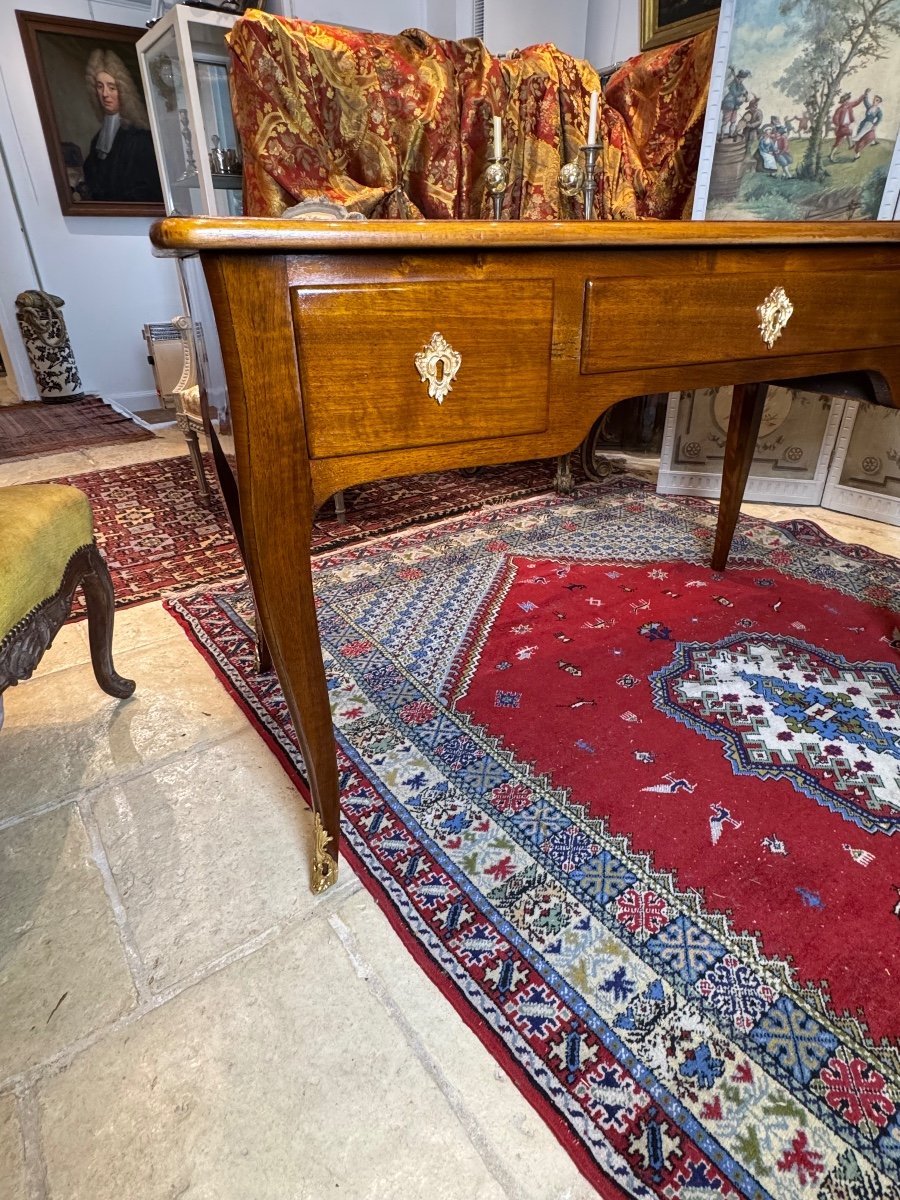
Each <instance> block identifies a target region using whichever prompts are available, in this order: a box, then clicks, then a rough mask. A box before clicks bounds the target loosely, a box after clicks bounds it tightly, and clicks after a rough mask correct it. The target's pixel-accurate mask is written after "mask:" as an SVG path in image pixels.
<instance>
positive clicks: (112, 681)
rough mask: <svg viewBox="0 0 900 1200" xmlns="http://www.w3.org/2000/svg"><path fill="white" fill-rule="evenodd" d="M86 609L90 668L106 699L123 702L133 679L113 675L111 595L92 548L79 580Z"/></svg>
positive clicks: (104, 570) (97, 554)
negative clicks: (115, 697)
mask: <svg viewBox="0 0 900 1200" xmlns="http://www.w3.org/2000/svg"><path fill="white" fill-rule="evenodd" d="M78 582H79V583H80V584H81V588H82V591H83V592H84V601H85V606H86V608H87V620H88V640H89V642H90V647H91V665H92V666H93V668H94V676H95V677H96V680H97V682H98V683H99V684H100V686H101V687H102V688H103V690H104V692H107V693H108V694H109V695H110V696H118V697H119V698H120V699H125V697H126V696H130V695H131V694H132V692H133V691H134V680H133V679H124V678H123V677H122V676H121V675H119V674H118V673H117V672H116V669H115V667H114V666H113V661H112V636H113V618H114V616H115V609H116V603H115V595H114V593H113V585H112V579H111V578H110V575H109V568H108V567H107V565H106V563H105V562H104V561H103V556H102V554H101V553H100V551H99V550H98V549H97V547H96V546H89V547H88V548H87V551H86V554H85V563H84V572H83V574H82V575H81V577H80V579H79V581H78Z"/></svg>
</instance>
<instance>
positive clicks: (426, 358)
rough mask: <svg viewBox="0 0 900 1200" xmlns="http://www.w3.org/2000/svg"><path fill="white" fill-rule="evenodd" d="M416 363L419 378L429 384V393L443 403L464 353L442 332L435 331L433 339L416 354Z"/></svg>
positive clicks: (433, 398)
mask: <svg viewBox="0 0 900 1200" xmlns="http://www.w3.org/2000/svg"><path fill="white" fill-rule="evenodd" d="M415 363H416V370H417V371H418V372H419V378H420V379H421V380H422V382H423V383H427V384H428V395H429V396H430V397H431V398H432V400H436V401H437V402H438V404H443V402H444V397H445V396H446V395H447V393H448V392H449V391H450V390H451V388H452V387H453V380H454V379H455V378H456V373H457V371H458V370H459V368H460V366H461V365H462V355H461V354H460V353H459V351H458V350H454V349H453V347H452V346H451V345H450V343H449V342H448V341H447V339H446V338H445V337H444V335H443V334H442V333H433V334H432V335H431V341H430V342H428V343H427V344H426V345H424V346H423V347H422V349H421V350H420V351H419V353H418V354H417V355H416V358H415Z"/></svg>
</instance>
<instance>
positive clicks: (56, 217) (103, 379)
mask: <svg viewBox="0 0 900 1200" xmlns="http://www.w3.org/2000/svg"><path fill="white" fill-rule="evenodd" d="M15 7H16V6H15V5H14V4H12V3H9V2H7V0H0V46H3V48H4V53H3V57H2V60H0V143H2V147H3V152H4V157H5V159H6V162H7V164H8V168H9V178H10V183H11V187H12V189H14V192H15V196H16V197H17V199H18V203H19V208H20V210H21V214H22V220H23V225H24V231H25V233H27V237H28V241H30V243H31V246H32V249H33V253H34V259H35V261H36V264H37V270H38V273H39V275H40V281H41V283H42V284H43V287H44V288H45V290H47V291H49V292H55V293H56V294H57V295H58V296H61V297H62V298H63V300H65V302H66V303H65V308H64V310H63V315H64V316H65V319H66V326H67V328H68V331H69V337H70V340H71V342H72V348H73V350H74V352H75V359H76V362H77V363H78V369H79V372H80V374H81V380H82V383H83V384H84V386H85V389H86V390H87V391H92V392H98V393H99V394H100V395H101V396H103V397H104V399H106V400H109V401H111V402H113V403H115V404H119V405H121V406H123V407H125V408H128V409H130V410H131V411H139V410H140V409H147V408H155V407H156V405H157V400H156V391H155V387H154V382H153V373H152V371H151V369H150V366H149V364H148V363H147V351H146V346H145V344H144V340H143V337H142V334H141V326H142V325H143V324H144V323H145V322H148V321H167V320H169V319H170V317H172V316H173V315H174V314H175V313H177V312H180V311H181V300H180V296H179V292H178V280H177V274H176V268H175V265H174V263H173V262H171V261H166V260H161V259H155V258H153V256H152V254H151V247H150V242H149V239H148V237H147V231H148V229H149V227H150V225H151V223H152V222H151V219H150V218H146V217H145V218H138V217H64V216H63V215H62V212H61V210H60V207H59V200H58V198H57V195H56V188H55V186H54V183H53V175H52V173H51V170H50V160H49V157H48V155H47V148H46V143H45V141H44V135H43V131H42V129H41V124H40V119H39V117H38V113H37V108H36V105H35V101H34V92H33V90H32V86H31V78H30V76H29V74H28V68H27V65H26V63H25V54H24V51H23V49H22V39H21V37H20V35H19V29H18V25H17V24H16V17H15ZM22 7H23V8H24V9H26V10H28V11H30V12H44V13H50V14H53V15H55V16H66V17H78V18H81V19H83V20H94V21H108V22H111V23H113V24H118V25H137V26H143V25H144V23H145V22H146V20H147V18H148V17H149V0H146V3H143V2H141V0H131V2H129V0H28V2H27V3H23V4H22ZM0 170H2V166H0ZM11 214H12V215H11ZM0 262H2V264H3V267H2V270H0V324H2V327H3V332H4V335H5V338H6V341H7V343H8V347H9V351H10V360H11V366H12V368H13V370H14V372H15V375H16V380H17V383H18V384H19V388H20V391H21V394H22V398H23V399H28V400H32V399H37V397H38V393H37V388H36V387H35V384H34V379H33V377H32V375H31V372H30V370H29V369H28V368H27V361H28V360H27V357H26V356H25V354H24V349H23V347H22V343H21V339H20V337H19V333H18V328H17V326H16V323H15V315H14V314H15V308H14V301H15V297H16V296H17V295H18V293H19V292H22V291H25V290H27V289H29V288H33V287H36V286H38V279H37V278H36V277H35V272H34V270H33V269H32V265H31V262H30V259H29V255H28V253H27V248H26V242H25V238H24V236H23V232H22V229H20V228H19V227H18V223H17V219H16V217H15V208H14V206H13V203H12V196H11V194H10V188H9V187H8V186H6V183H5V181H0Z"/></svg>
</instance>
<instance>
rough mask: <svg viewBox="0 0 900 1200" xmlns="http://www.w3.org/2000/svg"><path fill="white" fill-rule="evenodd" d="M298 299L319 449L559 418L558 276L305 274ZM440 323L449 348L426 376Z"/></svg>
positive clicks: (309, 418) (461, 434)
mask: <svg viewBox="0 0 900 1200" xmlns="http://www.w3.org/2000/svg"><path fill="white" fill-rule="evenodd" d="M291 302H292V307H293V317H294V329H295V332H296V337H297V353H298V359H299V364H300V380H301V386H302V391H303V408H304V414H305V419H306V431H307V443H308V447H309V453H310V456H311V457H312V458H331V457H336V456H340V455H345V454H366V453H372V452H376V451H385V450H400V449H407V448H411V447H415V446H431V445H441V444H446V443H449V442H467V441H473V440H479V439H482V438H496V437H511V436H515V435H518V434H527V433H540V432H542V431H543V430H545V429H546V428H547V420H548V402H549V401H548V397H549V386H550V360H551V344H552V333H553V281H552V280H551V279H526V280H519V281H516V282H515V283H499V282H481V283H479V282H469V281H466V282H453V281H435V282H418V281H417V282H409V283H404V282H397V283H388V284H383V285H379V284H377V283H366V284H359V285H335V286H301V287H297V288H294V289H293V290H292V295H291ZM433 334H438V335H440V336H441V337H443V339H444V340H445V342H446V345H447V346H448V347H449V350H448V353H447V355H446V356H445V357H444V358H443V359H442V361H441V362H440V363H439V364H438V365H436V366H434V367H433V369H432V371H431V374H426V378H425V380H423V379H422V377H421V375H420V367H419V365H417V361H416V359H417V356H421V355H422V354H423V353H424V352H426V351H427V348H428V346H429V344H430V343H432V335H433ZM439 354H440V347H438V349H437V350H436V351H435V353H434V354H433V355H432V358H437V357H438V356H439ZM455 356H458V359H457V358H456V357H455ZM422 367H423V369H425V370H426V371H427V370H428V364H427V362H425V361H423V362H422ZM454 367H456V371H455V375H453V376H452V380H451V381H450V388H449V390H447V391H446V392H445V393H443V394H442V389H441V387H440V383H441V381H442V380H444V377H445V373H448V372H451V371H452V370H453V368H454ZM430 389H431V390H433V391H435V392H436V394H435V395H429V390H430Z"/></svg>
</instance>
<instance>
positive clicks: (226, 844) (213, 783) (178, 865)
mask: <svg viewBox="0 0 900 1200" xmlns="http://www.w3.org/2000/svg"><path fill="white" fill-rule="evenodd" d="M91 805H92V809H93V812H94V815H95V818H96V820H97V823H98V826H99V829H100V834H101V837H102V839H103V844H104V846H105V847H106V851H107V855H108V857H109V863H110V867H111V869H112V872H113V877H114V878H115V880H116V884H117V887H118V890H119V894H120V896H121V898H122V903H123V905H124V907H125V911H126V913H127V915H128V921H129V925H130V927H131V930H132V933H133V936H134V941H135V944H136V946H137V949H138V951H139V953H140V955H141V958H142V960H143V962H144V964H145V967H146V969H147V971H148V975H149V977H150V978H149V984H150V987H151V988H152V989H153V990H155V991H162V990H164V989H165V988H167V987H170V986H171V985H172V984H174V983H175V982H176V981H179V980H184V979H185V978H188V977H190V976H191V975H192V974H193V973H194V972H195V971H197V970H198V969H199V968H202V967H203V965H204V964H206V963H209V962H211V961H212V960H214V959H216V958H218V957H220V956H221V955H223V954H225V953H226V952H227V951H229V950H232V949H234V948H235V947H236V946H239V945H241V944H243V943H244V942H246V941H248V940H249V939H251V938H253V937H256V936H258V935H260V934H262V933H264V932H265V931H266V930H268V929H271V928H272V926H274V925H277V924H279V923H280V922H283V921H286V920H289V919H291V918H292V917H296V916H297V915H298V914H299V913H301V912H303V911H306V910H309V909H311V908H312V907H313V904H314V903H315V897H314V896H313V894H312V892H311V890H310V886H309V862H310V853H311V849H312V820H311V817H310V811H309V809H308V807H307V805H306V803H305V801H304V800H303V798H302V797H301V796H300V795H299V793H298V792H297V790H296V789H295V788H294V786H293V784H292V783H291V782H290V780H289V779H288V777H287V775H286V774H285V773H284V771H283V770H282V768H281V767H280V766H279V764H278V762H277V760H276V759H275V756H274V755H273V754H272V752H271V751H270V750H269V749H268V747H267V746H266V745H265V743H264V742H263V741H262V739H261V738H260V737H259V736H258V735H257V734H256V733H255V732H254V731H253V730H249V729H248V730H246V731H245V732H243V733H240V734H237V735H235V736H233V737H230V738H228V739H227V740H225V741H223V742H220V743H218V744H217V745H216V746H213V747H210V748H208V749H206V750H204V751H202V752H201V753H199V754H196V755H194V754H186V755H184V756H183V757H182V758H179V759H178V761H177V762H172V763H170V764H168V765H167V766H165V767H164V768H161V769H159V770H157V771H154V772H152V774H144V775H141V776H140V777H139V778H137V779H132V780H130V781H127V782H123V783H121V784H116V783H113V784H111V785H110V786H109V787H106V788H103V789H100V790H99V791H95V792H94V793H92V795H91ZM354 885H355V886H359V885H358V883H357V882H356V880H355V879H354V876H353V875H352V874H351V872H350V871H349V870H347V869H345V870H344V871H343V872H342V878H341V882H340V885H339V886H342V887H344V886H354Z"/></svg>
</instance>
